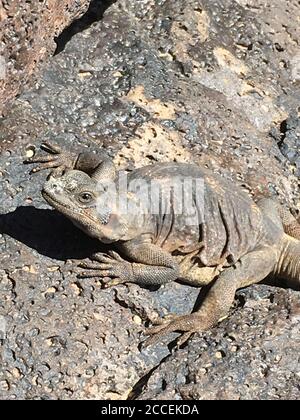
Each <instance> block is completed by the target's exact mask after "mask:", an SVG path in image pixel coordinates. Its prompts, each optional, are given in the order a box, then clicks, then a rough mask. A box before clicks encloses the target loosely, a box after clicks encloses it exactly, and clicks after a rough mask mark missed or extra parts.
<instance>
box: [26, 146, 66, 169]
mask: <svg viewBox="0 0 300 420" xmlns="http://www.w3.org/2000/svg"><path fill="white" fill-rule="evenodd" d="M40 148H41V150H43V151H45V152H47V153H48V155H43V154H40V153H37V154H36V155H34V156H33V157H31V158H28V159H25V160H24V162H23V163H25V164H33V163H37V164H39V165H37V166H35V167H34V168H33V169H32V170H31V171H30V173H31V174H33V173H36V172H39V171H42V170H44V169H52V172H51V175H52V176H53V177H60V176H61V175H63V173H64V172H65V170H66V169H72V168H73V166H74V165H73V163H74V156H73V155H72V154H71V153H68V152H62V151H61V149H60V147H59V146H57V145H53V144H50V143H42V144H41V147H40Z"/></svg>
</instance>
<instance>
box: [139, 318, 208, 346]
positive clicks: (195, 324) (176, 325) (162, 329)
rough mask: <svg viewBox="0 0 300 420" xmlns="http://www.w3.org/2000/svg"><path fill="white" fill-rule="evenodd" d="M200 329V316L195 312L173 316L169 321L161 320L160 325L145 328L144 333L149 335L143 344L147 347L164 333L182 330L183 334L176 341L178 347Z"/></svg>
mask: <svg viewBox="0 0 300 420" xmlns="http://www.w3.org/2000/svg"><path fill="white" fill-rule="evenodd" d="M199 324H200V325H199ZM202 330H203V329H202V328H201V318H200V317H199V316H197V315H195V314H190V315H177V316H173V320H171V321H169V322H163V320H162V322H161V323H160V325H155V326H154V327H151V328H148V329H147V330H146V334H147V335H151V337H149V338H147V339H146V340H145V341H144V343H143V346H144V347H148V346H152V345H153V344H156V343H157V342H158V341H159V340H160V338H161V337H162V336H163V335H165V334H168V333H171V332H176V331H183V332H184V334H183V335H182V336H181V337H180V338H179V339H178V341H177V347H180V346H181V345H182V344H184V343H186V342H187V340H188V339H189V338H190V336H191V335H192V334H193V333H195V332H197V331H198V332H199V331H202Z"/></svg>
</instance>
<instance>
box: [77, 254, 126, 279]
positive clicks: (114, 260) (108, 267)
mask: <svg viewBox="0 0 300 420" xmlns="http://www.w3.org/2000/svg"><path fill="white" fill-rule="evenodd" d="M92 258H93V260H94V261H96V262H81V263H80V264H79V267H81V268H84V269H87V270H89V271H84V272H82V273H80V274H79V275H78V277H80V278H90V277H100V278H101V279H102V283H103V284H104V285H105V287H111V286H116V285H118V284H121V283H128V282H130V281H131V280H132V268H131V264H130V263H129V262H128V261H125V260H123V258H122V257H120V256H119V254H117V253H116V252H114V251H110V252H109V254H102V253H97V254H94V255H93V257H92Z"/></svg>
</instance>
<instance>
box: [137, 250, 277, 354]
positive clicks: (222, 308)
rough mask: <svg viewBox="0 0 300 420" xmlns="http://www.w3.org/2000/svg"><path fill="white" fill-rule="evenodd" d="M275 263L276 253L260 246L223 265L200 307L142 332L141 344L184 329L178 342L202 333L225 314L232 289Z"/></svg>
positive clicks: (260, 276) (255, 280) (255, 278)
mask: <svg viewBox="0 0 300 420" xmlns="http://www.w3.org/2000/svg"><path fill="white" fill-rule="evenodd" d="M275 264H276V252H275V251H274V250H273V249H272V248H269V247H267V248H262V249H260V250H256V251H253V252H250V253H248V254H246V255H244V256H243V257H242V258H241V259H240V261H239V262H238V263H237V264H236V265H235V266H231V267H228V268H226V269H225V270H224V271H222V273H221V274H220V275H219V277H218V278H217V279H216V280H215V282H214V283H213V285H212V287H211V288H210V290H209V292H208V293H207V295H206V297H205V299H204V301H203V303H202V305H201V306H200V308H199V309H198V310H197V311H196V312H194V313H192V314H190V315H181V316H180V315H179V316H177V317H176V318H174V319H172V320H171V321H169V322H166V323H160V325H156V326H154V327H152V328H149V329H148V330H147V331H146V334H147V335H150V338H148V339H147V340H146V341H145V342H144V345H146V346H148V345H152V344H155V343H157V342H158V341H159V340H160V339H161V337H162V336H163V335H165V334H168V333H170V332H175V331H182V332H184V334H183V336H182V337H181V338H180V339H179V342H178V345H181V344H183V343H184V342H185V341H186V340H187V339H188V338H189V337H190V336H191V334H193V333H194V332H203V331H206V330H208V329H210V328H212V327H213V326H214V325H216V324H217V323H218V322H219V321H220V320H222V319H223V318H224V317H226V316H227V315H228V313H229V310H230V307H231V305H232V303H233V300H234V296H235V292H236V290H237V289H239V288H241V287H245V286H248V285H250V284H253V283H258V282H260V281H261V280H263V279H264V278H265V277H267V276H268V275H269V274H270V273H271V272H272V270H273V269H274V266H275Z"/></svg>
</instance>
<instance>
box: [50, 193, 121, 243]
mask: <svg viewBox="0 0 300 420" xmlns="http://www.w3.org/2000/svg"><path fill="white" fill-rule="evenodd" d="M42 196H43V198H44V199H45V200H46V201H47V203H48V204H50V206H51V207H53V208H55V209H56V210H58V211H59V212H60V213H62V214H64V215H65V216H66V217H68V218H69V219H71V221H72V222H73V223H74V224H75V225H76V226H77V227H78V228H79V229H81V230H83V231H84V232H86V230H87V226H88V225H90V226H93V227H94V228H95V231H97V234H95V233H94V232H93V234H91V233H90V235H91V236H95V237H97V238H98V239H99V240H100V241H101V242H103V243H107V244H110V243H112V242H115V241H116V240H119V238H116V239H113V238H110V237H106V236H105V235H104V234H103V231H100V232H98V229H97V226H98V225H99V220H97V219H94V218H93V217H91V216H90V215H89V214H87V213H86V212H84V211H81V210H80V209H74V207H73V206H71V205H69V204H68V203H65V202H62V201H61V200H58V199H57V198H56V197H55V198H54V197H53V196H52V195H51V194H49V193H48V192H47V191H45V190H44V189H43V190H42ZM82 220H85V221H86V223H83V222H82ZM107 223H108V221H107Z"/></svg>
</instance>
